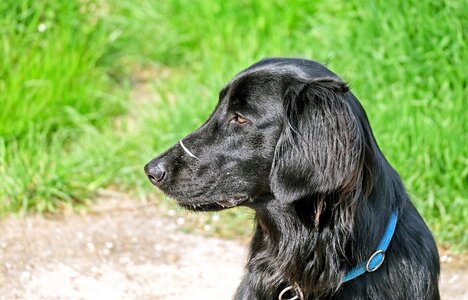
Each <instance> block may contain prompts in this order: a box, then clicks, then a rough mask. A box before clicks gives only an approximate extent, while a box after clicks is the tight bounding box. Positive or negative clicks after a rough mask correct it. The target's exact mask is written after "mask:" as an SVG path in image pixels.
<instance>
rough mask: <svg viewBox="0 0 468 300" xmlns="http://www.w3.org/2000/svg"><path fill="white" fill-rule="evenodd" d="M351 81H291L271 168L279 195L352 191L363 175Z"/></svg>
mask: <svg viewBox="0 0 468 300" xmlns="http://www.w3.org/2000/svg"><path fill="white" fill-rule="evenodd" d="M348 91H349V89H348V87H347V85H346V84H345V83H344V82H342V81H340V80H339V79H335V78H322V79H317V80H313V81H309V82H296V83H294V84H291V85H290V87H289V88H288V89H287V91H286V92H285V95H284V124H283V132H282V134H281V136H280V138H279V140H278V143H277V145H276V149H275V158H274V161H273V166H272V170H271V174H270V182H271V188H272V191H273V193H274V195H275V197H276V198H278V199H281V200H284V201H288V202H292V201H295V200H298V199H301V198H304V197H305V196H307V195H313V194H328V193H335V192H338V193H340V192H343V193H352V192H353V191H352V190H353V189H354V185H355V184H356V182H358V181H359V180H361V177H362V172H361V169H362V159H361V152H362V134H361V130H360V126H359V124H358V120H357V119H356V117H355V116H354V114H353V112H352V111H351V106H350V104H349V102H348V100H347V97H346V94H347V93H348Z"/></svg>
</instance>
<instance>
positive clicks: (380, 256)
mask: <svg viewBox="0 0 468 300" xmlns="http://www.w3.org/2000/svg"><path fill="white" fill-rule="evenodd" d="M397 221H398V212H397V211H396V210H395V211H393V212H392V215H391V216H390V220H388V223H387V228H386V229H385V233H384V235H383V237H382V240H381V241H380V243H379V245H378V246H377V249H376V250H375V252H374V254H372V255H371V256H370V257H369V259H368V260H367V261H364V262H361V263H360V264H359V265H358V266H356V267H354V268H353V269H351V270H350V271H349V272H348V273H347V274H346V275H345V276H344V278H343V281H342V283H345V282H347V281H350V280H353V279H354V278H356V277H358V276H361V275H362V274H364V273H366V272H374V271H376V270H377V269H378V268H379V267H380V266H381V265H382V264H383V262H384V259H385V251H387V248H388V245H389V244H390V241H391V240H392V237H393V234H394V233H395V228H396V224H397Z"/></svg>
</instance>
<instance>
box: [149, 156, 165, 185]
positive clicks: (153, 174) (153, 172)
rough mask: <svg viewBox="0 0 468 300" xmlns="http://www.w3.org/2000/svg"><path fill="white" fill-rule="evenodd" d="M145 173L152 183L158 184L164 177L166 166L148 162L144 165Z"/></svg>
mask: <svg viewBox="0 0 468 300" xmlns="http://www.w3.org/2000/svg"><path fill="white" fill-rule="evenodd" d="M145 173H146V176H148V179H149V180H150V181H151V183H152V184H154V185H156V186H158V185H160V184H161V183H162V181H163V180H164V178H166V174H167V172H166V168H165V167H164V164H162V163H153V162H150V163H148V164H147V165H146V166H145Z"/></svg>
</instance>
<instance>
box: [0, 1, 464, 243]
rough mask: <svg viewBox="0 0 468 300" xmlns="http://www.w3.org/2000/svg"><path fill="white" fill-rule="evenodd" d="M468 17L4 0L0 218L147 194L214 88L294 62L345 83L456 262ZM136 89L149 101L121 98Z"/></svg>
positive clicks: (358, 7) (442, 11) (437, 11)
mask: <svg viewBox="0 0 468 300" xmlns="http://www.w3.org/2000/svg"><path fill="white" fill-rule="evenodd" d="M467 5H468V2H467V1H465V0H459V1H450V0H446V1H409V2H408V1H406V2H403V1H368V2H367V1H359V0H352V1H313V2H311V1H294V2H292V1H280V0H276V1H254V0H251V1H246V0H245V1H214V0H205V1H189V0H174V1H150V0H138V1H130V0H107V1H104V0H101V1H78V0H76V1H72V0H70V1H58V0H57V1H48V2H45V1H32V0H31V1H25V0H23V1H13V0H6V1H3V2H2V3H1V4H0V25H1V26H0V32H1V33H2V35H1V37H0V107H1V109H0V181H1V182H2V184H1V185H0V211H3V212H4V213H6V212H12V211H28V210H36V211H49V210H54V209H56V208H57V207H60V206H61V205H63V204H68V205H72V206H73V205H76V204H80V203H84V202H86V200H88V199H93V195H94V193H95V192H96V191H97V190H98V189H99V188H105V187H109V186H112V187H113V188H118V189H123V190H127V191H134V192H138V193H139V194H140V195H143V196H145V195H151V193H153V190H152V188H151V187H150V185H149V184H148V183H147V182H146V179H145V178H144V176H143V174H142V171H141V169H142V166H143V165H144V163H145V162H146V161H147V160H149V159H150V158H152V157H153V156H155V155H156V154H157V153H158V152H160V151H162V150H163V149H165V148H166V147H168V146H170V145H171V144H173V143H175V142H176V141H177V140H178V139H179V138H180V137H182V136H184V135H186V134H188V133H189V132H190V131H191V130H193V129H194V128H196V127H197V126H198V125H200V124H201V123H202V122H203V120H204V119H205V118H206V117H207V116H208V115H209V113H210V111H211V110H212V109H213V107H214V105H215V103H216V101H217V93H218V90H219V89H220V88H221V87H222V86H223V84H224V83H226V82H227V81H228V80H229V79H230V78H232V77H233V76H234V75H235V74H236V73H237V72H239V71H240V70H242V69H243V68H245V67H247V66H248V65H250V64H252V63H253V62H255V61H257V60H259V59H261V58H263V57H267V56H298V57H306V58H312V59H315V60H318V61H321V62H324V63H326V64H327V65H328V66H329V67H330V68H331V69H332V70H334V71H335V72H337V73H338V74H340V75H341V76H342V77H343V78H344V79H345V80H346V81H348V82H349V84H350V86H351V88H352V90H353V92H354V93H355V94H356V96H357V97H358V98H359V99H360V101H361V102H362V103H363V105H364V107H365V109H366V111H367V113H368V115H369V119H370V121H371V124H372V127H373V130H374V133H375V136H376V138H377V140H378V142H379V144H380V146H381V149H382V151H383V152H384V154H385V155H386V156H387V158H388V159H389V161H390V162H391V163H392V165H393V166H394V167H395V168H396V169H397V170H398V172H399V173H400V175H401V177H402V179H403V181H404V183H405V185H406V187H407V189H408V191H409V193H410V195H411V196H412V199H413V200H414V203H415V204H416V206H417V207H418V209H419V211H420V212H421V213H422V214H423V216H424V217H425V220H426V221H427V222H428V223H429V225H430V227H431V228H432V229H433V231H434V233H435V235H436V238H437V239H438V241H439V242H440V243H441V244H443V245H450V246H451V247H453V248H455V249H466V248H467V247H468V237H467V235H466V234H465V232H466V228H467V227H468V221H467V220H468V209H467V207H466V204H467V202H468V199H467V195H468V190H467V186H468V180H467V179H468V147H467V146H466V141H467V140H468V134H467V133H468V125H467V124H468V122H467V121H466V119H467V113H466V111H467V105H466V98H467V96H468V92H467V89H468V88H467V76H466V71H465V69H466V68H464V66H465V65H466V62H467V61H468V46H467V42H466V41H467V40H468V36H467V35H468V30H467V28H468V27H467V26H466V24H468V15H467V14H466V7H467ZM40 24H45V25H46V26H47V29H46V30H45V31H44V32H39V31H38V28H39V26H40ZM142 70H143V71H142ZM141 77H143V79H144V80H145V81H146V83H145V88H146V89H147V90H145V91H143V92H141V93H135V92H131V90H132V89H133V90H135V89H138V88H140V87H141V85H138V84H136V83H135V82H136V81H137V80H136V79H141ZM131 95H133V96H131ZM243 214H245V213H243ZM247 215H248V214H247ZM225 218H226V219H227V221H226V222H227V223H228V226H226V227H229V226H231V227H232V228H235V227H236V226H237V225H235V224H240V222H241V221H239V220H242V217H241V216H239V215H235V216H232V215H231V214H228V215H226V217H225ZM233 224H234V225H233ZM219 230H220V231H222V229H219Z"/></svg>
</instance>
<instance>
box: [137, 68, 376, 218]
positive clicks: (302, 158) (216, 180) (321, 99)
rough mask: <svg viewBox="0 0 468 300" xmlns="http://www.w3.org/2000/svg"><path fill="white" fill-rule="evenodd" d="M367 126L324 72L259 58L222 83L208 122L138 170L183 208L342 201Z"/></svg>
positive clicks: (352, 182) (353, 178)
mask: <svg viewBox="0 0 468 300" xmlns="http://www.w3.org/2000/svg"><path fill="white" fill-rule="evenodd" d="M367 124H368V123H367V118H366V116H365V113H364V111H363V110H362V108H361V107H360V105H359V103H358V102H357V100H356V99H355V98H354V96H353V95H352V94H351V93H350V92H349V90H348V87H347V85H346V84H345V83H344V82H343V81H341V79H340V78H339V77H338V76H336V75H335V74H334V73H332V72H331V71H329V70H328V69H327V68H325V67H324V66H322V65H320V64H318V63H316V62H313V61H309V60H303V59H265V60H262V61H260V62H258V63H256V64H254V65H252V66H251V67H249V68H248V69H246V70H244V71H242V72H241V73H240V74H238V75H237V76H236V77H235V78H234V79H233V80H231V82H230V83H228V84H227V85H226V87H225V88H224V89H222V91H221V92H220V95H219V102H218V105H217V106H216V108H215V110H214V112H213V113H212V115H211V116H210V118H209V119H208V120H207V121H206V122H205V123H204V124H203V125H202V126H201V127H200V128H198V129H197V130H196V131H195V132H193V133H192V134H190V135H189V136H187V137H185V138H183V139H182V140H181V141H180V142H179V143H177V144H176V145H174V146H173V147H172V148H170V149H169V150H167V151H166V152H164V153H163V154H161V155H160V156H158V157H156V158H155V159H153V160H152V161H150V162H149V163H148V164H147V165H146V166H145V172H146V174H147V176H148V178H149V179H150V181H151V182H152V183H153V184H154V185H156V186H157V187H158V188H160V189H161V190H162V191H163V192H164V193H166V194H167V195H169V196H171V197H173V198H175V199H176V200H177V201H178V203H179V204H180V205H182V206H184V207H186V208H188V209H192V210H220V209H224V208H230V207H235V206H237V205H240V204H244V205H247V206H252V207H255V206H258V205H262V203H265V202H267V201H272V200H275V201H279V203H286V204H288V203H292V202H294V201H296V200H299V199H301V198H304V197H306V196H308V195H311V194H324V193H337V192H339V193H352V192H353V191H355V190H356V189H357V188H358V187H359V186H360V183H361V181H362V178H363V169H364V160H363V156H364V154H363V152H364V151H365V144H366V143H365V139H366V138H370V137H369V136H368V135H370V133H369V132H367V131H366V130H364V129H365V128H367V126H368V125H367ZM366 135H367V137H366Z"/></svg>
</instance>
